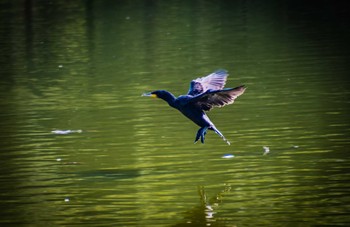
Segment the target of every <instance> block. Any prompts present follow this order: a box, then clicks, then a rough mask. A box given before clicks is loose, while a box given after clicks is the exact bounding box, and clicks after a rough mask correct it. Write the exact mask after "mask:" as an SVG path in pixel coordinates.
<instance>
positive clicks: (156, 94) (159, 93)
mask: <svg viewBox="0 0 350 227" xmlns="http://www.w3.org/2000/svg"><path fill="white" fill-rule="evenodd" d="M168 93H169V92H167V91H164V90H156V91H152V92H148V93H144V94H142V96H148V97H152V98H163V97H165V96H166V95H167V94H168Z"/></svg>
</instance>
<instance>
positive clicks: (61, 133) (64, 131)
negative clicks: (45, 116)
mask: <svg viewBox="0 0 350 227" xmlns="http://www.w3.org/2000/svg"><path fill="white" fill-rule="evenodd" d="M51 132H52V133H54V134H58V135H66V134H71V133H82V132H83V130H80V129H79V130H70V129H68V130H53V131H51Z"/></svg>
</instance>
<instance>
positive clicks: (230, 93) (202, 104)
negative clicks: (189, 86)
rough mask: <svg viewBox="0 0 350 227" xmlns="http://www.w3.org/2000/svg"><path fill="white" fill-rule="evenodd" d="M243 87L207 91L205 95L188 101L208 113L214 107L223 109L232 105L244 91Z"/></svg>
mask: <svg viewBox="0 0 350 227" xmlns="http://www.w3.org/2000/svg"><path fill="white" fill-rule="evenodd" d="M245 89H246V88H245V86H244V85H242V86H239V87H236V88H227V89H224V90H216V91H213V90H208V91H207V92H205V93H202V94H199V95H197V96H196V97H193V98H192V99H191V100H190V103H192V104H193V105H196V106H198V107H199V108H200V109H202V110H204V111H209V110H211V109H212V108H214V107H223V106H225V105H229V104H232V103H233V102H234V101H235V99H236V98H237V97H238V96H240V95H242V94H243V93H244V91H245Z"/></svg>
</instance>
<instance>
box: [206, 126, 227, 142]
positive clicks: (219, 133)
mask: <svg viewBox="0 0 350 227" xmlns="http://www.w3.org/2000/svg"><path fill="white" fill-rule="evenodd" d="M209 129H211V130H213V131H214V132H215V133H216V134H218V135H219V136H220V137H221V138H222V139H223V140H224V141H225V142H226V143H227V144H228V145H231V143H230V141H228V140H227V139H226V138H225V136H224V135H223V134H222V133H221V132H220V131H219V130H218V129H217V128H215V126H214V125H212V126H210V128H209Z"/></svg>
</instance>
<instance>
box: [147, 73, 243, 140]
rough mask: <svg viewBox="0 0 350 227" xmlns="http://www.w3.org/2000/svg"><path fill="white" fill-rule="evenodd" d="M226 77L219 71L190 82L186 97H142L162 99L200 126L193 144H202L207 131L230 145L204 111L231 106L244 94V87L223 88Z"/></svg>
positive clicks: (162, 94)
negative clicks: (212, 132) (199, 141)
mask: <svg viewBox="0 0 350 227" xmlns="http://www.w3.org/2000/svg"><path fill="white" fill-rule="evenodd" d="M227 76H228V74H227V71H226V70H222V69H221V70H217V71H215V72H213V73H212V74H210V75H208V76H206V77H201V78H197V79H195V80H192V81H191V83H190V89H189V91H188V93H187V95H181V96H179V97H177V98H176V97H175V96H174V95H173V94H171V93H170V92H168V91H165V90H156V91H153V92H149V93H145V94H143V96H152V97H157V98H160V99H163V100H164V101H166V102H167V103H168V104H169V105H170V106H171V107H173V108H175V109H177V110H179V111H180V112H181V113H182V114H183V115H185V116H186V117H188V118H189V119H191V120H192V121H193V122H194V123H196V124H197V125H198V126H200V127H201V128H200V129H199V130H198V132H197V135H196V138H195V142H197V141H198V140H199V138H200V139H201V142H202V143H204V138H205V134H206V133H207V130H208V129H209V130H213V131H214V132H216V133H217V134H218V135H219V136H220V137H221V138H222V139H223V140H224V141H226V142H227V143H228V144H230V142H229V141H228V140H227V139H226V138H225V137H224V136H223V134H222V133H221V132H220V131H219V130H218V129H217V128H216V127H215V125H214V124H213V123H212V122H211V121H210V119H209V118H208V116H207V115H206V113H205V111H209V110H211V109H212V108H214V107H223V106H225V105H229V104H232V103H233V102H234V101H235V99H236V98H237V97H238V96H240V95H242V94H243V93H244V91H245V89H246V88H245V86H244V85H242V86H238V87H235V88H224V86H225V83H226V79H227Z"/></svg>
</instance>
